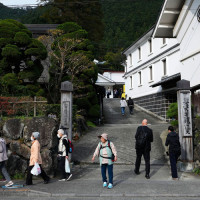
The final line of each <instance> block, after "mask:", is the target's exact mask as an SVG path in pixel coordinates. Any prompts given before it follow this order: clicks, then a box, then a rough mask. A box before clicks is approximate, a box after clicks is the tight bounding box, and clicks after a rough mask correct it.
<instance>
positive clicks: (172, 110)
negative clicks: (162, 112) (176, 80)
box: [167, 102, 178, 126]
mask: <svg viewBox="0 0 200 200" xmlns="http://www.w3.org/2000/svg"><path fill="white" fill-rule="evenodd" d="M167 117H169V118H170V119H171V122H170V123H171V125H172V126H178V103H177V102H176V103H172V104H170V106H169V109H168V110H167Z"/></svg>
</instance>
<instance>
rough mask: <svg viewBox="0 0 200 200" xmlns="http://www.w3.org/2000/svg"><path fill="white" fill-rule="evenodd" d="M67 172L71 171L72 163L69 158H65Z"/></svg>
mask: <svg viewBox="0 0 200 200" xmlns="http://www.w3.org/2000/svg"><path fill="white" fill-rule="evenodd" d="M65 172H66V173H70V165H69V160H68V159H67V158H65Z"/></svg>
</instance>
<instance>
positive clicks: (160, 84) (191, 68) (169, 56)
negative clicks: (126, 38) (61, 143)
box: [123, 0, 200, 119]
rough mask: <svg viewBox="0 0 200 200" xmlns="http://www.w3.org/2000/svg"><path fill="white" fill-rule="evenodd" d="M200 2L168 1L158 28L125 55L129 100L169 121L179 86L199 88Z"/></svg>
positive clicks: (188, 0) (135, 43)
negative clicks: (180, 83) (184, 83)
mask: <svg viewBox="0 0 200 200" xmlns="http://www.w3.org/2000/svg"><path fill="white" fill-rule="evenodd" d="M199 35H200V0H165V2H164V4H163V8H162V11H161V13H160V15H159V19H158V21H157V23H156V25H155V26H154V27H153V28H152V29H151V30H150V31H148V32H147V33H146V34H145V35H144V36H142V37H141V38H140V39H138V40H137V41H136V42H134V43H133V44H132V45H131V46H130V47H128V48H127V49H126V50H125V51H124V52H123V53H124V54H125V55H126V57H127V60H126V63H127V66H126V69H125V76H124V77H125V85H126V95H127V97H132V98H134V99H135V102H136V103H137V104H139V105H140V106H142V107H144V108H146V109H148V110H150V111H152V112H154V113H156V114H157V115H159V116H161V117H163V118H165V119H166V111H167V109H168V106H169V104H170V103H172V102H175V101H176V98H177V97H176V82H177V81H178V80H181V79H185V80H189V81H190V82H191V87H192V88H191V89H193V88H195V90H196V89H198V85H199V84H200V78H199V77H200V76H199V75H200V37H199Z"/></svg>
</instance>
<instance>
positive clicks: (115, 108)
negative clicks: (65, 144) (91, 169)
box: [73, 99, 168, 164]
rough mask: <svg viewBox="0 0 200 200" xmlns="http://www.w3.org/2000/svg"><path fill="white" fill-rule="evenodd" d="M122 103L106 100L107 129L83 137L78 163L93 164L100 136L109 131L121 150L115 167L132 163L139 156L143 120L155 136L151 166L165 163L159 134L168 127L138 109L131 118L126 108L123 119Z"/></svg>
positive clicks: (103, 127)
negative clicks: (138, 135) (137, 140)
mask: <svg viewBox="0 0 200 200" xmlns="http://www.w3.org/2000/svg"><path fill="white" fill-rule="evenodd" d="M119 101H120V100H119V99H104V115H105V124H104V126H101V127H98V128H95V129H93V130H92V131H90V132H89V133H87V135H85V136H83V137H82V138H81V140H80V141H79V142H78V143H77V144H76V145H75V152H74V154H73V160H75V161H77V162H79V163H91V157H92V155H93V152H94V150H95V148H96V146H97V144H98V142H99V139H98V138H97V136H98V135H100V134H102V133H104V132H106V133H108V135H109V139H110V140H111V141H113V143H114V144H115V146H116V148H117V151H118V162H117V163H116V164H133V163H134V162H135V156H136V155H135V133H136V130H137V127H138V126H139V125H140V124H141V122H142V120H143V119H144V118H147V119H148V121H149V124H150V125H149V127H150V128H151V129H153V134H154V142H153V144H152V152H151V163H152V164H163V163H164V162H165V160H164V148H163V145H162V142H161V139H160V134H161V133H162V132H163V131H164V130H166V129H167V127H168V124H167V123H164V122H162V121H160V120H158V119H156V118H154V117H152V116H150V115H147V114H146V113H144V112H141V111H140V110H138V109H136V110H135V111H134V115H130V114H129V113H128V109H126V114H125V116H122V115H121V113H120V107H119Z"/></svg>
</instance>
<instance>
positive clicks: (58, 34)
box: [39, 22, 98, 117]
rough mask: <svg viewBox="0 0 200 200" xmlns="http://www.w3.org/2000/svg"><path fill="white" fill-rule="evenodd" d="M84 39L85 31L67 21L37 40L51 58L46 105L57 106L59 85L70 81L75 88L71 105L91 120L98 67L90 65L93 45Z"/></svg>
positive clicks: (95, 101) (96, 101)
mask: <svg viewBox="0 0 200 200" xmlns="http://www.w3.org/2000/svg"><path fill="white" fill-rule="evenodd" d="M87 36H88V34H87V31H85V30H84V29H82V27H81V26H79V25H78V24H76V23H74V22H73V23H72V22H66V23H64V24H61V25H59V26H58V28H57V29H56V30H51V31H50V32H49V35H48V36H42V37H40V38H39V40H40V41H42V42H43V44H44V45H45V46H46V47H47V49H48V52H49V57H50V59H51V66H50V67H49V73H50V80H49V83H48V86H47V88H48V93H49V95H48V98H49V102H53V103H59V102H60V85H61V82H63V81H71V82H72V83H73V87H74V104H75V105H77V108H78V109H79V110H81V109H85V110H86V111H87V113H88V116H91V117H93V116H92V114H89V111H90V108H92V107H93V106H94V105H96V104H97V103H98V100H97V96H96V91H95V85H94V84H95V82H96V80H97V67H96V66H95V64H94V63H93V62H92V60H93V59H94V55H93V51H92V50H93V46H92V43H91V41H90V40H89V39H88V38H87ZM95 108H96V107H95ZM95 108H93V110H94V109H95ZM95 112H96V110H95ZM96 113H97V112H96ZM97 115H98V114H95V116H97Z"/></svg>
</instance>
